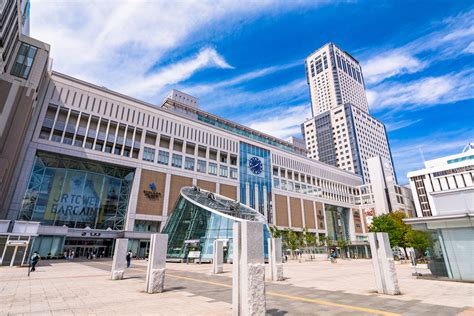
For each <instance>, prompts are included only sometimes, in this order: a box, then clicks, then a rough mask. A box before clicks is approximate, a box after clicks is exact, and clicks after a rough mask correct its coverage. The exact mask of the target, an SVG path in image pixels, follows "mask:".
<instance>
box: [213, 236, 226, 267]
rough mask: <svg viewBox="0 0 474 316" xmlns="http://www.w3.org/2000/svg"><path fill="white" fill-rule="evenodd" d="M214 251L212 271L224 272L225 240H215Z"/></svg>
mask: <svg viewBox="0 0 474 316" xmlns="http://www.w3.org/2000/svg"><path fill="white" fill-rule="evenodd" d="M213 250H214V252H213V255H212V272H213V273H215V274H217V273H222V272H224V241H223V240H219V239H216V240H214V249H213Z"/></svg>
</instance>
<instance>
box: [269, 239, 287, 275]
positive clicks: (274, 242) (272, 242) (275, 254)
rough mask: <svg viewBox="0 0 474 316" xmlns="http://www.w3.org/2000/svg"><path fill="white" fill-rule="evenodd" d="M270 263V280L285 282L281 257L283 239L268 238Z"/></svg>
mask: <svg viewBox="0 0 474 316" xmlns="http://www.w3.org/2000/svg"><path fill="white" fill-rule="evenodd" d="M268 254H269V258H268V261H269V262H268V263H269V264H270V279H271V280H272V281H283V279H284V277H283V263H282V256H281V238H268Z"/></svg>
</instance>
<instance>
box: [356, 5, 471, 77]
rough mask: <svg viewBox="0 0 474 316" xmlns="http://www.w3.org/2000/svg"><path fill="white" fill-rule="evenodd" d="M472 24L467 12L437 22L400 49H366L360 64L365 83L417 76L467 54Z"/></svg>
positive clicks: (469, 12) (469, 14) (469, 13)
mask: <svg viewBox="0 0 474 316" xmlns="http://www.w3.org/2000/svg"><path fill="white" fill-rule="evenodd" d="M473 20H474V10H470V11H468V12H465V13H463V14H460V15H458V16H454V17H450V18H448V19H445V20H443V21H441V22H438V23H436V24H435V25H436V27H433V25H431V26H430V29H429V30H428V31H427V33H426V34H425V35H423V36H420V37H418V38H416V39H414V40H412V41H411V42H409V43H407V44H405V45H402V46H400V47H397V48H389V49H374V48H369V49H367V53H366V57H365V58H363V59H362V62H361V64H362V66H363V71H364V77H365V81H366V82H367V83H368V84H369V85H371V84H376V83H380V82H382V81H383V80H385V79H387V78H392V77H396V76H400V75H403V74H411V73H416V72H419V71H421V70H423V69H425V68H427V67H429V66H430V65H431V64H433V63H435V62H437V61H439V60H446V59H451V58H456V57H457V56H459V55H460V54H462V53H463V50H465V49H467V50H468V51H469V49H470V48H469V47H470V46H471V44H469V43H472V40H473V37H474V26H473V23H472V21H473ZM433 29H436V31H433ZM466 47H467V48H466Z"/></svg>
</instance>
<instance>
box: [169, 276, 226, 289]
mask: <svg viewBox="0 0 474 316" xmlns="http://www.w3.org/2000/svg"><path fill="white" fill-rule="evenodd" d="M166 276H170V277H173V278H176V279H183V280H189V281H195V282H201V283H206V284H212V285H217V286H223V287H228V288H231V287H232V285H229V284H224V283H217V282H211V281H205V280H199V279H194V278H188V277H184V276H180V275H174V274H169V273H167V274H166Z"/></svg>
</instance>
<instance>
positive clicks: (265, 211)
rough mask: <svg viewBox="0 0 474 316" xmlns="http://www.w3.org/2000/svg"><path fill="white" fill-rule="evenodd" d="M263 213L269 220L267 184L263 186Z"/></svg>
mask: <svg viewBox="0 0 474 316" xmlns="http://www.w3.org/2000/svg"><path fill="white" fill-rule="evenodd" d="M263 215H264V216H265V218H266V219H267V220H269V218H268V192H267V186H266V185H264V186H263Z"/></svg>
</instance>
